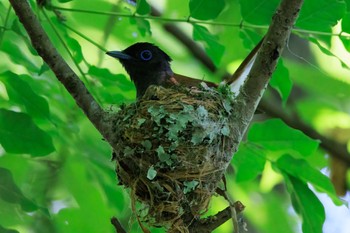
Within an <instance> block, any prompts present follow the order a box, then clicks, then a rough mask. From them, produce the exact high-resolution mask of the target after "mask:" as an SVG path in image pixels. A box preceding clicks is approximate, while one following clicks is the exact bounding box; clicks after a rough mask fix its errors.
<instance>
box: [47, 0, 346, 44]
mask: <svg viewBox="0 0 350 233" xmlns="http://www.w3.org/2000/svg"><path fill="white" fill-rule="evenodd" d="M50 7H51V8H52V9H54V10H61V11H71V12H78V13H87V14H96V15H109V16H111V15H113V16H118V17H125V18H139V19H148V20H157V21H163V22H169V23H191V24H203V25H214V26H224V27H236V28H253V29H268V26H263V25H255V24H250V23H247V22H244V23H228V22H217V21H205V20H197V19H193V18H165V17H159V16H157V15H156V14H152V15H137V14H129V13H120V12H111V11H97V10H87V9H77V8H65V7H59V6H54V5H52V6H50ZM152 13H154V12H152ZM293 32H299V33H303V34H308V35H309V34H313V35H321V36H336V37H343V38H348V37H349V34H348V33H346V32H339V33H334V32H321V31H312V30H306V29H299V28H294V29H293Z"/></svg>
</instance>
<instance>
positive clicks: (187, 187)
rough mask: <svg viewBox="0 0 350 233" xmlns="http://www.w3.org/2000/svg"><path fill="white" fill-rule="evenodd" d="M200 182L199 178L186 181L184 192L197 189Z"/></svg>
mask: <svg viewBox="0 0 350 233" xmlns="http://www.w3.org/2000/svg"><path fill="white" fill-rule="evenodd" d="M198 184H199V182H198V181H197V180H192V181H185V182H184V186H185V187H184V191H183V192H184V194H187V193H189V192H191V191H193V190H195V189H196V187H197V185H198Z"/></svg>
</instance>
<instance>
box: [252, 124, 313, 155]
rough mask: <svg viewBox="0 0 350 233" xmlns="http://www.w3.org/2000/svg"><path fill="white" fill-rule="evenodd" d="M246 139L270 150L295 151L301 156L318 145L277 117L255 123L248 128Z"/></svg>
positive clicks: (307, 153) (310, 152)
mask: <svg viewBox="0 0 350 233" xmlns="http://www.w3.org/2000/svg"><path fill="white" fill-rule="evenodd" d="M248 140H249V142H254V143H257V144H259V145H261V146H263V147H264V148H266V149H268V150H271V151H283V150H288V151H295V152H298V153H299V154H301V155H303V156H308V155H311V154H312V153H314V152H315V150H316V149H317V147H318V145H319V142H318V141H315V140H312V139H311V138H309V137H308V136H306V135H305V134H303V133H302V132H301V131H299V130H296V129H293V128H290V127H289V126H287V125H286V124H285V123H284V122H283V121H281V120H279V119H272V120H267V121H265V122H263V123H255V124H254V125H253V126H252V127H251V129H250V130H249V133H248Z"/></svg>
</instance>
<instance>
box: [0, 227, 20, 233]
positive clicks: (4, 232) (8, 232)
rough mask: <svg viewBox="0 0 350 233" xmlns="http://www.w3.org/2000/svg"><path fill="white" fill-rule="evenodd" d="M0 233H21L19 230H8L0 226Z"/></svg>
mask: <svg viewBox="0 0 350 233" xmlns="http://www.w3.org/2000/svg"><path fill="white" fill-rule="evenodd" d="M0 233H19V231H17V230H13V229H7V228H4V227H2V226H1V225H0Z"/></svg>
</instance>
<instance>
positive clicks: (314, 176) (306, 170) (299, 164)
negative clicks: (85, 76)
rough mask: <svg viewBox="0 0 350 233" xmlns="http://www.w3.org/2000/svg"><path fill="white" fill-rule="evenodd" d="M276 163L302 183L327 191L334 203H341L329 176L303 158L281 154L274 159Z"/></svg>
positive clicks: (320, 190)
mask: <svg viewBox="0 0 350 233" xmlns="http://www.w3.org/2000/svg"><path fill="white" fill-rule="evenodd" d="M276 165H277V167H278V168H279V169H281V170H282V171H283V172H285V173H288V174H289V175H291V176H294V177H297V178H298V179H300V180H302V181H303V182H304V183H310V184H312V185H313V186H314V187H315V189H316V190H317V191H319V192H323V193H327V194H328V196H329V197H331V198H332V200H333V202H334V204H336V205H341V204H343V203H342V201H341V200H340V199H339V198H338V196H337V194H336V193H335V190H334V187H333V185H332V183H331V181H330V180H329V178H328V177H327V176H325V175H323V174H322V173H321V172H320V171H318V170H316V169H315V168H313V167H311V166H310V165H309V164H308V163H307V162H306V161H305V160H303V159H295V158H293V157H292V156H290V155H283V156H282V157H281V158H279V159H278V160H277V161H276Z"/></svg>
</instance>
